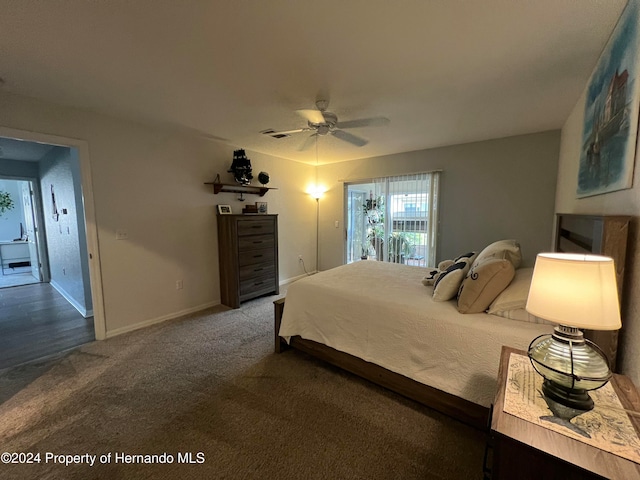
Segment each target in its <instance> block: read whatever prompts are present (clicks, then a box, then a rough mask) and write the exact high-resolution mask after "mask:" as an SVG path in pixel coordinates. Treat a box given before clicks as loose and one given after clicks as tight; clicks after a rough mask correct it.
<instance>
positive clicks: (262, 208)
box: [256, 202, 267, 214]
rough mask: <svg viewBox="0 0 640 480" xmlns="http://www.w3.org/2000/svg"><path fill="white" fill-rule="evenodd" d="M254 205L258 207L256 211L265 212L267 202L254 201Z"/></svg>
mask: <svg viewBox="0 0 640 480" xmlns="http://www.w3.org/2000/svg"><path fill="white" fill-rule="evenodd" d="M256 207H258V213H262V214H265V213H267V202H256Z"/></svg>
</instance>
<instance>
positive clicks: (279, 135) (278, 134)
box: [260, 127, 311, 138]
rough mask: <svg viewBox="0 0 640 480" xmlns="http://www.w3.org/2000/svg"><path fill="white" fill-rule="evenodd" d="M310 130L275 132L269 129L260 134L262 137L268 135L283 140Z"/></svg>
mask: <svg viewBox="0 0 640 480" xmlns="http://www.w3.org/2000/svg"><path fill="white" fill-rule="evenodd" d="M310 130H311V129H310V128H309V127H305V128H296V129H295V130H280V131H276V130H273V129H271V128H270V129H268V130H263V131H261V132H260V133H262V134H263V135H269V136H270V137H273V138H284V137H288V136H289V135H291V134H292V133H300V132H308V131H310Z"/></svg>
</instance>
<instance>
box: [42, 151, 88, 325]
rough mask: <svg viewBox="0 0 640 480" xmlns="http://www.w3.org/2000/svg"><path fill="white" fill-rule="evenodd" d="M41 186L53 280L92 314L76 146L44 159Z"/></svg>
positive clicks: (81, 310)
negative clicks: (55, 209)
mask: <svg viewBox="0 0 640 480" xmlns="http://www.w3.org/2000/svg"><path fill="white" fill-rule="evenodd" d="M51 185H53V188H54V192H55V196H56V207H57V210H58V213H59V216H58V219H57V220H55V219H54V216H53V203H52V200H51ZM40 186H41V191H42V205H43V212H44V223H45V233H46V239H47V249H48V253H49V269H50V276H51V284H52V285H53V286H54V287H55V288H56V289H57V290H58V291H60V293H62V294H63V295H64V296H65V297H66V298H67V299H68V300H69V301H70V302H72V303H73V304H74V305H75V306H76V308H78V310H80V312H81V313H83V314H84V315H91V314H92V309H93V306H92V303H91V289H90V282H89V267H88V259H87V247H86V245H87V241H86V232H85V225H84V210H83V207H82V186H81V179H80V165H79V161H78V156H77V152H76V151H75V149H69V148H55V149H53V150H52V151H51V152H50V153H48V154H47V155H46V156H45V157H44V158H43V159H42V160H41V161H40ZM64 209H66V213H64Z"/></svg>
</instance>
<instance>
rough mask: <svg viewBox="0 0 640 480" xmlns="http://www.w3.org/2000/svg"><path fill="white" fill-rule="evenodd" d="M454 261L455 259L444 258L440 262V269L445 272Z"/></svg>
mask: <svg viewBox="0 0 640 480" xmlns="http://www.w3.org/2000/svg"><path fill="white" fill-rule="evenodd" d="M454 263H456V262H455V260H443V261H441V262H440V263H439V264H438V270H441V271H443V272H444V271H445V270H446V269H447V268H449V267H450V266H451V265H453V264H454Z"/></svg>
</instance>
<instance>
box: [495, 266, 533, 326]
mask: <svg viewBox="0 0 640 480" xmlns="http://www.w3.org/2000/svg"><path fill="white" fill-rule="evenodd" d="M532 276H533V268H519V269H518V270H516V274H515V276H514V277H513V280H512V281H511V283H510V284H509V286H508V287H507V288H505V289H504V290H503V291H502V292H501V293H500V294H499V295H498V296H497V297H496V298H495V300H494V301H493V302H492V303H491V305H489V310H487V313H492V314H494V315H499V316H502V315H500V314H499V312H507V311H509V310H518V309H520V308H525V307H526V306H527V297H528V296H529V287H530V286H531V277H532ZM506 318H509V317H506Z"/></svg>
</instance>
